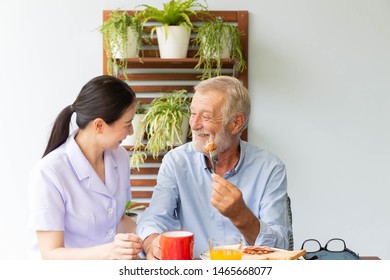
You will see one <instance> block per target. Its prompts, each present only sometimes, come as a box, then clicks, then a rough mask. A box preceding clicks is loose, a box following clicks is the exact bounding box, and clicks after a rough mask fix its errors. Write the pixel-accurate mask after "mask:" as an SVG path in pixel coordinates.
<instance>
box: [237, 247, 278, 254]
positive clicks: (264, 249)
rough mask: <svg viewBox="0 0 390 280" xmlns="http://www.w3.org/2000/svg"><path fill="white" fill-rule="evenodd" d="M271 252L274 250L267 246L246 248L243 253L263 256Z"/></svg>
mask: <svg viewBox="0 0 390 280" xmlns="http://www.w3.org/2000/svg"><path fill="white" fill-rule="evenodd" d="M272 252H275V250H274V249H272V248H271V247H268V246H248V247H245V248H244V250H243V253H244V254H248V255H263V254H269V253H272Z"/></svg>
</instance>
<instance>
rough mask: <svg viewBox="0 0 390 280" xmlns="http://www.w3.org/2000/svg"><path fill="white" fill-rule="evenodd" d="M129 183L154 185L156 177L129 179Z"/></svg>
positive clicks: (138, 185) (140, 185)
mask: <svg viewBox="0 0 390 280" xmlns="http://www.w3.org/2000/svg"><path fill="white" fill-rule="evenodd" d="M130 184H131V186H137V187H154V186H155V185H156V184H157V179H130Z"/></svg>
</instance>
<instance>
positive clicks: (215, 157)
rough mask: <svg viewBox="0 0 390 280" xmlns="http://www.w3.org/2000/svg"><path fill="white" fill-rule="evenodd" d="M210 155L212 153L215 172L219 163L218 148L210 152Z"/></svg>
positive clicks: (212, 165)
mask: <svg viewBox="0 0 390 280" xmlns="http://www.w3.org/2000/svg"><path fill="white" fill-rule="evenodd" d="M209 155H210V161H211V167H212V168H213V172H214V173H216V171H217V163H218V154H217V150H211V151H210V152H209Z"/></svg>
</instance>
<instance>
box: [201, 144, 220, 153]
mask: <svg viewBox="0 0 390 280" xmlns="http://www.w3.org/2000/svg"><path fill="white" fill-rule="evenodd" d="M216 149H217V145H216V144H215V143H214V141H207V143H206V145H205V146H204V148H203V152H205V153H209V152H211V151H214V150H216Z"/></svg>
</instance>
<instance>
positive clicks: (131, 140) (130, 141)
mask: <svg viewBox="0 0 390 280" xmlns="http://www.w3.org/2000/svg"><path fill="white" fill-rule="evenodd" d="M144 117H145V114H135V115H134V118H133V122H132V123H133V134H132V135H128V136H127V137H126V139H125V140H123V141H122V146H133V145H134V144H135V142H136V135H137V131H138V130H139V127H140V123H141V120H142V119H143V118H144Z"/></svg>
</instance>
